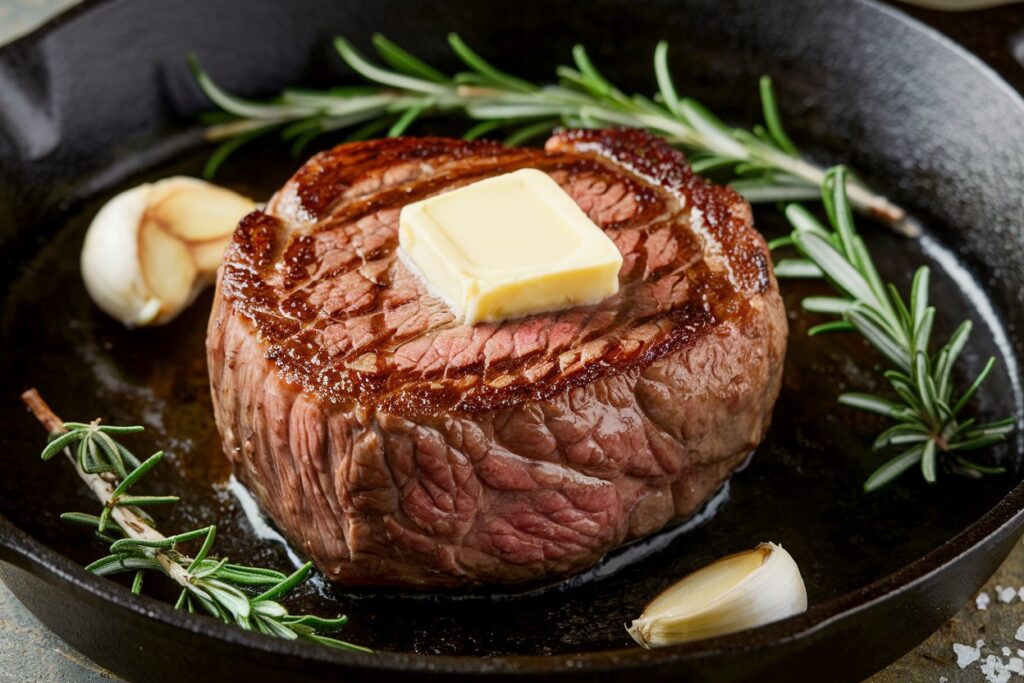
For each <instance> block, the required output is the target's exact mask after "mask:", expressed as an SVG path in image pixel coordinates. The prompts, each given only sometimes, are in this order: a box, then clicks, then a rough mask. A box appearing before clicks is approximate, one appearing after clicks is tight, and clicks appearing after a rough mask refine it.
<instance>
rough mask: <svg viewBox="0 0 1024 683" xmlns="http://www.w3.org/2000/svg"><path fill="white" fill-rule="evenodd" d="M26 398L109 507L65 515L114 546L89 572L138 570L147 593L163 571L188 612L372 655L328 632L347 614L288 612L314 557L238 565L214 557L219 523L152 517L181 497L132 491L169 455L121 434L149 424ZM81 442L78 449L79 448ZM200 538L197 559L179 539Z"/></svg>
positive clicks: (53, 446)
mask: <svg viewBox="0 0 1024 683" xmlns="http://www.w3.org/2000/svg"><path fill="white" fill-rule="evenodd" d="M22 400H23V401H24V402H25V404H26V405H27V406H28V407H29V409H30V410H31V411H32V413H33V414H34V415H35V416H36V418H37V419H38V420H39V421H40V422H41V423H42V424H43V426H44V427H46V429H47V430H48V431H49V432H50V434H51V440H50V442H49V443H48V444H47V445H46V448H44V449H43V452H42V457H43V459H44V460H49V459H51V458H53V457H54V456H55V455H57V454H58V453H60V452H64V453H65V454H66V455H67V457H68V459H70V460H71V462H72V464H73V465H74V466H75V469H76V471H77V472H78V475H79V477H80V478H81V479H82V480H83V481H84V482H85V483H86V484H88V485H89V488H90V489H91V490H92V492H93V493H94V494H95V495H96V497H97V498H99V499H100V501H101V502H102V503H103V510H102V512H101V513H100V514H99V515H98V516H97V515H89V514H85V513H80V512H68V513H64V514H63V515H61V519H63V520H65V521H68V522H72V523H74V524H80V525H83V526H86V527H90V528H93V529H95V532H96V535H97V536H98V537H99V538H100V539H101V540H102V541H104V542H105V543H107V544H109V546H110V554H108V555H106V556H104V557H101V558H100V559H98V560H96V561H95V562H93V563H92V564H90V565H89V566H88V567H86V569H88V570H89V571H91V572H93V573H95V574H98V575H100V576H106V575H109V574H118V573H123V572H132V573H134V577H133V580H132V587H131V590H132V593H134V594H136V595H138V594H139V593H141V591H142V583H143V577H144V576H145V574H146V572H149V571H155V572H159V573H162V574H164V575H165V576H167V577H168V578H170V579H171V580H172V581H174V582H175V583H177V584H178V585H179V586H180V587H181V592H180V594H179V596H178V600H177V602H176V603H175V607H176V608H178V609H186V610H188V611H189V612H195V611H197V610H201V611H204V612H207V613H208V614H210V615H212V616H214V617H216V618H218V619H221V620H222V621H224V622H225V623H228V624H232V623H233V624H236V625H238V626H240V627H241V628H244V629H246V630H249V631H259V632H260V633H264V634H266V635H270V636H275V637H278V638H285V639H287V640H306V641H310V642H315V643H319V644H321V645H326V646H329V647H333V648H338V649H342V650H353V651H358V652H372V650H370V649H368V648H365V647H362V646H360V645H353V644H352V643H347V642H345V641H343V640H338V639H336V638H331V637H329V636H325V635H323V634H324V632H332V631H337V630H338V629H340V628H341V627H342V626H343V625H344V624H345V622H346V617H343V616H341V617H336V618H333V619H328V618H323V617H317V616H313V615H308V614H307V615H294V614H289V613H288V610H287V609H286V608H285V607H284V605H282V604H281V603H279V602H277V599H278V598H280V597H281V596H282V595H284V594H285V593H287V592H289V591H290V590H292V589H293V588H295V587H296V586H297V585H298V584H300V583H302V582H303V581H304V580H305V579H306V577H307V576H308V575H309V572H310V570H311V568H312V564H311V563H309V562H307V563H306V564H304V565H303V566H301V567H299V568H298V569H296V570H295V571H294V572H293V573H292V574H289V575H286V574H283V573H282V572H278V571H275V570H273V569H264V568H262V567H249V566H245V565H238V564H231V563H229V562H228V560H227V559H226V558H215V557H213V556H211V555H210V551H211V550H212V548H213V542H214V539H215V538H216V535H217V527H216V526H214V525H210V526H206V527H202V528H199V529H193V530H191V531H186V532H183V533H180V534H175V535H173V536H164V535H163V534H161V533H160V532H159V531H157V530H156V527H155V524H154V522H153V519H152V518H151V517H150V516H149V515H147V514H145V513H144V512H143V511H142V509H141V507H142V506H148V505H161V504H168V503H174V502H177V500H178V498H177V496H139V495H134V494H131V493H129V490H130V489H131V488H132V487H133V486H134V485H135V484H137V483H138V482H139V480H140V479H142V477H143V476H145V475H146V473H148V472H149V471H150V470H151V469H152V468H153V467H155V466H156V465H157V463H159V462H160V460H161V458H163V453H162V452H160V453H155V454H153V455H151V456H150V457H149V458H147V459H145V460H143V461H140V460H139V459H138V458H136V457H135V456H134V455H133V454H132V453H131V451H129V450H128V449H127V448H125V446H124V445H123V444H121V443H120V442H119V441H118V440H117V438H116V437H119V436H122V435H124V434H133V433H136V432H141V431H142V429H143V428H142V427H114V426H110V425H102V424H100V422H99V421H98V420H97V421H95V422H91V423H83V422H61V420H60V418H58V417H57V416H56V415H55V414H54V413H53V411H52V410H50V407H49V406H48V405H46V403H45V402H44V401H43V399H42V397H41V396H40V395H39V393H38V392H37V391H36V390H35V389H32V390H29V391H26V392H25V393H24V394H22ZM73 447H74V449H75V450H74V453H73V452H72V450H71V449H72V448H73ZM188 542H199V543H200V547H199V550H198V552H196V554H195V556H194V557H190V556H188V555H186V554H185V553H184V552H182V550H181V547H180V544H183V543H188Z"/></svg>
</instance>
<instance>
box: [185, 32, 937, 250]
mask: <svg viewBox="0 0 1024 683" xmlns="http://www.w3.org/2000/svg"><path fill="white" fill-rule="evenodd" d="M372 42H373V46H374V48H375V50H376V51H377V54H378V57H379V58H380V59H381V60H382V61H383V62H384V63H385V64H386V65H387V66H380V65H378V64H376V63H374V62H373V61H371V60H369V59H367V58H366V57H364V56H363V55H362V54H361V53H360V52H359V51H358V50H357V49H356V48H355V47H354V46H353V45H352V44H351V43H349V41H347V40H345V39H344V38H340V37H339V38H335V40H334V47H335V49H336V50H337V52H338V54H339V56H340V57H341V59H342V60H343V61H344V62H345V63H346V64H347V65H348V66H349V67H350V68H351V69H352V70H353V71H355V72H356V73H357V74H358V75H360V76H361V77H363V78H364V79H366V80H367V81H369V82H370V83H371V84H372V85H371V86H369V87H347V88H331V89H328V90H312V91H311V90H303V89H296V88H291V89H286V90H284V91H283V92H282V93H281V94H280V95H279V96H277V97H276V98H274V99H271V100H268V101H264V102H256V101H252V100H246V99H243V98H240V97H236V96H234V95H232V94H230V93H228V92H227V91H225V90H223V89H222V88H220V87H219V86H218V85H217V84H216V83H215V82H214V81H213V79H212V78H211V77H210V76H209V74H207V73H206V72H205V71H204V70H203V69H202V67H201V66H200V64H199V61H198V60H197V59H196V57H195V56H194V55H189V56H188V61H189V65H190V67H191V69H192V72H193V75H194V77H195V79H196V82H197V83H198V84H199V86H200V87H201V88H202V90H203V92H204V93H205V94H206V95H207V97H209V98H210V100H211V101H212V102H213V103H214V104H215V105H216V106H217V107H219V108H220V109H221V112H220V115H221V117H225V116H226V119H225V118H221V119H220V120H218V121H217V122H215V123H212V124H211V125H209V126H208V127H207V128H206V138H207V139H208V140H211V141H222V144H221V146H220V147H218V148H217V150H216V151H215V152H214V154H213V155H212V156H211V157H210V160H209V162H208V163H207V166H206V169H205V173H206V175H207V176H211V175H213V174H214V173H216V171H217V168H218V167H219V166H220V164H222V163H223V162H224V160H225V159H226V158H227V157H228V156H229V155H230V154H231V153H232V152H234V151H235V150H236V149H237V148H238V147H239V146H241V145H242V144H244V143H246V142H248V141H249V140H252V139H254V138H256V137H259V136H261V135H264V134H266V133H269V132H272V131H279V132H280V134H281V135H282V136H283V137H284V139H286V140H288V141H290V142H291V143H292V151H293V152H294V153H296V154H297V153H299V152H301V150H302V149H303V148H304V147H305V146H306V145H307V144H308V143H309V142H310V141H311V140H313V139H314V138H315V137H316V136H318V135H320V134H322V133H326V132H329V131H334V130H339V129H347V128H357V127H361V126H362V127H364V128H360V129H359V134H358V135H356V136H355V137H356V138H357V139H361V138H362V137H365V136H366V135H367V134H366V133H364V132H363V131H364V130H365V126H374V128H373V129H372V132H371V133H369V134H370V135H372V134H376V133H380V132H384V131H386V134H387V135H401V134H403V133H405V132H406V131H407V130H408V129H409V128H410V127H411V126H412V125H414V124H415V122H416V121H418V120H419V119H422V118H425V117H428V116H458V117H463V118H468V119H470V120H473V121H476V122H477V123H476V125H473V126H472V127H471V128H469V130H468V132H467V133H466V137H468V138H474V137H478V136H480V135H489V134H494V133H496V132H497V131H505V134H506V138H505V141H506V142H507V143H508V144H521V143H524V142H528V141H530V140H533V139H536V138H538V137H541V136H543V135H546V134H548V133H549V132H550V131H551V129H552V128H554V127H556V126H559V125H562V126H568V127H572V128H595V127H607V126H628V127H633V128H644V129H646V130H649V131H651V132H652V133H654V134H656V135H660V136H663V137H664V138H666V139H667V140H668V141H669V142H670V143H672V144H675V145H678V146H679V147H682V148H684V149H686V151H687V152H688V153H689V154H690V156H691V161H692V163H693V166H694V169H695V170H698V172H708V171H710V170H718V171H721V172H731V177H732V186H733V187H734V188H735V189H736V190H737V191H739V192H741V193H742V194H743V195H744V196H745V197H746V198H747V199H748V200H750V201H752V202H778V201H796V200H806V199H809V198H814V197H816V196H817V193H818V187H819V186H820V185H821V183H822V181H823V179H824V171H823V170H822V169H820V168H818V167H817V166H814V165H813V164H810V163H808V162H807V161H805V160H804V159H803V158H802V157H801V155H800V153H799V151H798V150H797V147H796V145H794V144H793V141H792V140H791V139H790V138H789V136H788V135H787V134H786V131H785V130H784V128H783V126H782V119H781V116H780V115H779V109H778V104H777V103H776V100H775V95H774V92H773V89H772V83H771V80H770V79H769V78H768V77H767V76H763V77H762V78H761V80H760V95H761V103H762V109H763V113H764V126H757V127H755V128H754V129H753V130H749V131H748V130H744V129H740V128H732V127H729V126H728V125H726V124H725V123H724V122H723V121H722V120H721V119H719V118H718V117H717V116H715V114H713V113H712V112H711V111H710V110H709V109H708V108H707V107H705V106H704V105H702V104H701V103H700V102H698V101H697V100H695V99H693V98H692V97H684V96H680V94H679V93H678V91H677V89H676V85H675V83H674V82H673V80H672V76H671V73H670V70H669V65H668V44H667V43H665V42H661V43H658V46H657V48H656V49H655V51H654V73H655V77H656V79H657V83H658V93H657V94H656V95H655V96H654V97H645V96H643V95H639V94H632V95H629V94H626V93H625V92H624V91H622V90H621V89H619V88H618V87H617V86H615V85H614V84H613V83H612V82H611V81H609V80H608V78H607V77H605V76H604V75H603V74H602V73H601V72H600V71H598V69H597V67H596V66H595V65H594V63H593V61H592V60H591V59H590V56H589V55H588V53H587V51H586V49H585V48H584V47H583V46H582V45H577V46H576V47H575V48H573V50H572V58H573V63H572V65H562V66H559V67H558V68H557V69H556V71H555V73H556V75H557V77H558V83H557V84H554V85H536V84H534V83H530V82H528V81H525V80H523V79H521V78H518V77H516V76H513V75H511V74H508V73H505V72H504V71H501V70H500V69H498V68H497V67H495V66H494V65H493V64H491V63H489V62H488V61H487V60H485V59H484V58H483V57H481V56H480V55H479V54H477V53H476V52H475V51H473V50H472V49H471V48H470V47H469V45H467V44H466V43H465V41H463V40H462V39H461V38H460V37H459V36H458V35H456V34H454V33H453V34H450V35H449V36H448V43H449V46H450V47H451V49H452V51H453V52H454V53H455V55H456V56H457V57H458V58H459V60H460V61H461V62H462V63H463V64H464V66H465V69H466V70H464V71H460V72H459V73H456V74H454V75H447V74H445V73H442V72H441V71H439V70H438V69H436V68H434V67H433V66H431V65H429V64H427V63H426V62H424V61H422V60H421V59H419V58H418V57H416V56H415V55H412V54H410V53H409V52H407V51H405V50H403V49H402V48H401V47H399V46H398V45H396V44H395V43H393V42H392V41H390V40H388V39H387V38H385V37H384V36H382V35H379V34H378V35H374V36H373V41H372ZM849 199H850V201H851V202H852V203H853V205H854V206H855V207H856V208H857V209H858V210H859V211H861V212H863V213H865V214H869V215H871V216H874V217H876V218H879V219H880V220H882V221H883V222H884V223H885V224H886V225H888V226H889V227H890V228H892V229H894V230H896V231H897V232H900V233H902V234H905V235H909V236H914V235H916V234H918V228H917V226H916V224H914V223H913V222H912V221H911V220H910V219H908V217H907V215H906V213H905V212H904V211H903V209H901V208H900V207H898V206H896V205H895V204H893V203H892V202H890V201H889V200H888V199H886V198H885V197H883V196H881V195H879V194H877V193H874V192H872V191H870V190H869V189H867V188H866V187H865V186H863V185H861V184H859V183H851V184H850V187H849Z"/></svg>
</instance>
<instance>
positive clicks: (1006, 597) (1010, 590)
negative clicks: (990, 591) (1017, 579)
mask: <svg viewBox="0 0 1024 683" xmlns="http://www.w3.org/2000/svg"><path fill="white" fill-rule="evenodd" d="M996 593H997V594H998V595H999V602H1005V603H1010V602H1013V599H1014V598H1015V597H1017V589H1016V588H1014V587H1013V586H1007V587H1006V588H997V589H996Z"/></svg>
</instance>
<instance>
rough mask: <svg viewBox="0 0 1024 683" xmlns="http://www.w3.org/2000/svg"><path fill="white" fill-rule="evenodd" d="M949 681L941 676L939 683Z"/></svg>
mask: <svg viewBox="0 0 1024 683" xmlns="http://www.w3.org/2000/svg"><path fill="white" fill-rule="evenodd" d="M948 680H949V679H948V678H946V677H945V676H939V683H946V681H948Z"/></svg>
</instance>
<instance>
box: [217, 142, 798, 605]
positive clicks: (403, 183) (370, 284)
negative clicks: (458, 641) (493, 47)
mask: <svg viewBox="0 0 1024 683" xmlns="http://www.w3.org/2000/svg"><path fill="white" fill-rule="evenodd" d="M524 167H532V168H538V169H541V170H543V171H545V172H547V173H549V174H550V175H551V176H552V177H553V178H554V179H555V180H556V181H557V182H558V183H559V184H560V185H561V186H562V187H563V188H564V189H565V191H566V192H568V193H569V195H570V196H572V197H573V199H574V200H575V201H576V202H577V203H578V204H579V205H580V207H582V208H583V210H584V211H585V212H586V213H587V214H588V215H589V216H590V218H591V219H592V220H593V221H594V222H595V223H596V224H597V225H598V226H600V227H601V228H602V229H603V230H605V232H606V233H607V234H608V235H609V237H610V238H611V239H612V240H613V241H614V243H615V244H616V245H617V246H618V247H619V249H620V251H621V252H622V254H623V257H624V263H623V266H622V270H621V272H620V275H619V277H620V290H619V293H618V294H617V295H616V296H614V297H612V298H610V299H608V300H606V301H604V302H602V303H600V304H597V305H594V306H587V307H580V308H575V309H570V310H565V311H561V312H557V313H550V314H544V315H537V316H532V317H529V318H524V319H519V320H511V321H506V322H504V323H500V324H478V325H476V326H472V327H469V326H465V325H462V324H460V323H459V322H458V321H457V320H455V319H454V317H453V315H452V313H451V312H450V311H449V309H448V308H447V307H446V306H445V304H444V303H443V302H442V301H441V300H439V299H437V298H435V297H433V296H431V295H430V294H429V293H428V291H427V289H426V287H425V285H424V284H423V283H421V282H420V281H418V280H417V278H416V277H415V276H413V275H412V273H410V272H409V271H408V270H407V269H406V268H405V266H404V265H403V264H402V262H401V261H400V260H399V259H398V258H397V257H396V249H397V246H398V245H397V242H398V238H397V234H398V233H397V227H398V214H399V211H400V209H401V207H402V206H403V205H404V204H406V203H409V202H412V201H416V200H419V199H423V198H425V197H428V196H430V195H432V194H436V193H438V192H442V191H446V190H450V189H453V188H455V187H459V186H462V185H465V184H468V183H471V182H474V181H477V180H481V179H483V178H486V177H490V176H494V175H497V174H500V173H507V172H510V171H513V170H516V169H519V168H524ZM538 249H543V245H538ZM786 334H787V329H786V319H785V314H784V311H783V306H782V302H781V299H780V297H779V293H778V288H777V285H776V282H775V279H774V276H773V274H772V272H771V265H770V261H769V256H768V252H767V248H766V246H765V243H764V241H763V240H762V238H761V237H760V235H759V234H758V233H757V232H756V231H754V229H753V227H752V224H751V213H750V207H749V206H748V205H747V204H746V202H744V201H743V200H742V199H741V198H740V197H739V196H738V195H737V194H736V193H734V192H733V191H731V190H729V189H727V188H723V187H717V186H714V185H711V184H709V183H707V182H706V181H704V180H702V179H700V178H698V177H696V176H694V175H693V174H692V172H691V171H690V168H689V166H688V165H687V163H686V161H685V159H684V158H683V156H682V155H681V154H680V153H679V152H678V151H676V150H674V149H672V148H670V147H668V146H667V145H665V144H664V143H663V142H661V141H660V140H658V139H656V138H653V137H651V136H648V135H647V134H645V133H643V132H640V131H632V130H602V131H565V132H561V133H558V134H556V135H555V136H554V137H552V138H551V139H550V140H549V141H548V142H547V145H546V147H545V149H544V150H536V149H515V148H507V147H503V146H501V145H498V144H496V143H490V142H464V141H458V140H448V139H440V138H396V139H387V140H376V141H371V142H360V143H353V144H348V145H341V146H339V147H336V148H334V149H332V150H330V151H327V152H323V153H321V154H318V155H316V156H315V157H313V158H312V159H311V160H310V161H308V162H307V163H306V164H305V165H304V166H303V167H302V168H301V169H300V170H299V171H298V172H297V173H296V174H295V176H293V177H292V179H291V180H290V181H289V182H288V183H287V184H286V185H285V186H284V187H283V188H282V189H281V190H280V191H279V192H278V193H277V194H276V195H275V196H274V197H273V199H272V200H271V201H270V203H269V204H268V206H267V208H266V210H265V212H254V213H253V214H250V215H249V216H248V217H246V218H245V219H244V220H243V221H242V222H241V224H240V225H239V227H238V229H237V231H236V233H235V236H234V240H233V242H232V244H231V246H230V247H229V249H228V252H227V254H226V257H225V262H224V264H223V266H222V268H221V272H220V276H219V279H218V285H217V295H216V300H215V303H214V308H213V313H212V316H211V319H210V325H209V332H208V337H207V349H208V360H209V367H210V379H211V383H212V391H213V400H214V406H215V412H216V420H217V425H218V427H219V429H220V433H221V436H222V439H223V446H224V451H225V453H226V454H227V456H228V457H229V458H230V460H231V463H232V465H233V466H234V469H235V472H236V474H237V476H238V477H239V478H240V479H241V480H242V482H244V483H245V484H246V485H247V486H248V487H249V488H250V489H251V490H252V491H253V493H254V494H255V495H256V497H257V499H258V500H259V501H260V503H261V504H262V506H263V508H264V510H266V512H267V513H269V515H270V516H271V517H272V518H273V520H274V521H275V522H276V523H277V525H278V526H279V527H280V528H281V529H282V530H283V531H284V533H285V534H286V535H287V536H288V537H289V538H290V539H291V540H292V541H293V542H294V543H295V544H296V545H297V546H298V547H300V548H301V550H302V552H303V553H305V554H308V555H309V557H311V558H312V559H313V560H314V561H315V562H316V564H317V566H318V567H319V568H320V569H321V570H322V571H323V572H324V573H325V574H326V575H327V576H328V577H329V578H331V579H332V580H335V581H339V582H342V583H346V584H369V585H401V586H406V587H416V588H423V589H427V588H443V587H454V586H466V585H474V584H497V583H518V582H528V581H533V580H539V579H551V578H556V577H560V576H566V575H570V574H573V573H576V572H579V571H581V570H583V569H586V568H588V567H590V566H592V565H594V564H595V563H596V562H597V561H598V560H600V559H601V557H602V556H604V555H605V554H606V553H607V552H608V551H609V550H611V549H613V548H615V547H616V546H619V545H621V544H623V543H626V542H628V541H630V540H633V539H637V538H640V537H643V536H645V535H648V534H651V533H654V532H656V531H658V530H659V529H662V528H663V527H665V526H666V525H667V524H670V523H672V522H674V521H677V520H681V519H684V518H686V517H688V516H690V515H692V514H693V513H694V512H696V511H697V510H698V509H699V508H700V506H701V505H702V504H703V503H704V502H705V501H707V500H708V498H710V497H711V496H712V495H713V494H714V493H715V492H716V491H717V490H718V489H719V488H720V487H721V486H722V485H723V483H724V482H725V481H726V480H727V479H728V478H729V476H730V475H731V473H732V472H733V471H734V470H735V469H736V468H737V467H738V466H739V465H741V464H742V463H743V462H744V461H745V459H746V458H747V457H748V455H749V454H750V453H751V452H752V451H753V449H754V448H755V447H756V446H757V445H758V443H759V442H760V441H761V439H762V438H763V437H764V434H765V432H766V430H767V428H768V423H769V419H770V415H771V410H772V405H773V404H774V402H775V399H776V397H777V395H778V391H779V385H780V380H781V373H782V364H783V356H784V353H785V346H786Z"/></svg>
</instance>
